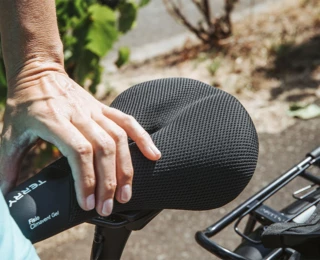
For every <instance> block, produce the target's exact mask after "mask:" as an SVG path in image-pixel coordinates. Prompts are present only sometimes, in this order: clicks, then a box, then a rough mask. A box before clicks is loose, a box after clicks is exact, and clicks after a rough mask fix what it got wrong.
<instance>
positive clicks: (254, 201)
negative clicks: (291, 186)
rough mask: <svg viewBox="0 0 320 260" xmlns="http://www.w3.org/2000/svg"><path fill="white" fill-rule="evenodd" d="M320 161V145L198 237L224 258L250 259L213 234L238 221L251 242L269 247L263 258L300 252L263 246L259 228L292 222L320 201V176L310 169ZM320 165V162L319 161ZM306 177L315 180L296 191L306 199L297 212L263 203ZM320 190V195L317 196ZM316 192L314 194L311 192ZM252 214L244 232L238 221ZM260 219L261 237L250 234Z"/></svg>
mask: <svg viewBox="0 0 320 260" xmlns="http://www.w3.org/2000/svg"><path fill="white" fill-rule="evenodd" d="M319 163H320V147H318V148H316V149H315V150H313V151H312V152H311V153H309V154H307V157H306V159H304V160H302V161H301V162H300V163H298V164H297V165H296V166H294V167H292V168H291V169H290V170H288V171H287V172H285V173H284V174H283V175H281V176H280V177H279V178H277V179H276V180H274V181H273V182H271V183H270V184H269V185H268V186H266V187H265V188H264V189H262V190H261V191H260V192H258V193H256V194H255V195H254V196H252V197H251V198H249V199H248V200H246V201H245V202H243V203H242V204H241V205H240V206H238V207H237V208H235V209H233V210H232V211H231V212H230V213H229V214H228V215H226V216H225V217H223V218H222V219H220V220H219V221H218V222H216V223H215V224H213V225H211V226H209V227H208V228H206V229H205V230H203V231H198V232H197V233H196V235H195V238H196V241H197V242H198V244H199V245H201V246H202V247H203V248H205V249H206V250H208V251H209V252H211V253H212V254H214V255H216V256H217V257H219V258H221V259H224V260H249V259H248V258H246V257H244V256H242V255H240V254H239V253H237V252H232V251H230V250H228V249H226V248H224V247H223V246H221V245H218V244H217V243H215V242H214V241H212V240H211V239H210V238H211V237H213V236H215V235H217V234H218V233H219V232H221V231H222V230H223V229H224V228H226V227H227V226H229V225H230V224H231V223H233V222H235V224H234V230H235V232H236V234H238V235H239V236H241V237H242V238H243V240H244V241H247V242H248V243H251V244H255V245H258V246H260V247H261V249H262V250H267V251H266V252H265V254H266V256H265V257H264V258H263V259H264V260H272V259H277V257H279V256H283V255H284V254H286V255H288V256H290V255H292V254H294V253H297V252H296V251H294V250H293V249H290V248H278V249H274V250H273V249H266V248H264V247H263V245H262V243H261V241H260V240H258V239H259V237H260V235H259V234H258V233H259V231H262V230H263V226H266V225H270V224H273V223H276V222H289V221H292V220H293V219H295V218H296V217H297V216H299V215H300V214H301V213H302V212H304V211H306V210H308V209H309V208H311V207H312V206H314V205H316V204H317V203H318V202H319V201H320V187H318V188H315V189H312V188H314V186H315V185H318V186H320V178H319V177H317V176H315V175H313V174H312V173H310V172H307V171H306V170H307V169H308V168H309V167H310V166H311V165H317V164H319ZM317 166H319V167H320V165H317ZM298 176H300V177H302V178H304V179H306V180H308V181H311V182H312V183H313V184H312V185H310V187H308V188H304V189H300V190H298V191H296V192H295V193H293V197H294V198H295V199H297V200H303V201H305V203H303V206H302V207H301V208H300V209H298V211H297V212H295V213H294V214H290V215H288V214H285V213H284V212H283V211H281V212H279V211H276V210H274V209H272V208H270V207H268V206H266V205H264V204H263V202H265V201H266V200H267V199H269V198H270V197H271V196H272V195H274V194H275V193H276V192H278V191H279V190H280V189H282V188H283V187H284V186H286V185H287V184H288V183H290V182H291V181H292V180H293V179H295V178H296V177H298ZM308 189H312V190H311V191H309V192H307V193H305V194H304V195H302V196H301V197H298V196H297V195H298V194H300V193H301V192H305V191H307V190H308ZM315 194H316V196H315ZM311 195H313V196H311ZM245 216H249V219H248V221H247V223H246V226H245V229H244V232H243V233H242V232H240V230H239V228H238V225H239V223H240V222H241V220H242V219H243V218H244V217H245ZM257 222H259V223H260V224H262V227H260V228H258V229H257V232H258V233H257V234H255V236H257V237H252V236H251V237H250V236H249V235H250V234H252V232H253V230H254V228H255V225H256V223H257Z"/></svg>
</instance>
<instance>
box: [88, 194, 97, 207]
mask: <svg viewBox="0 0 320 260" xmlns="http://www.w3.org/2000/svg"><path fill="white" fill-rule="evenodd" d="M95 205H96V202H95V198H94V194H91V195H89V196H88V197H87V209H88V210H92V209H94V207H95Z"/></svg>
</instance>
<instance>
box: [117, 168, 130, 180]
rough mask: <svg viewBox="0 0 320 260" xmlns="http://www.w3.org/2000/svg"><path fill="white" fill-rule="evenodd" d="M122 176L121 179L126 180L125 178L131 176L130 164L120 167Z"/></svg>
mask: <svg viewBox="0 0 320 260" xmlns="http://www.w3.org/2000/svg"><path fill="white" fill-rule="evenodd" d="M121 175H122V176H121V177H120V176H119V177H120V178H121V181H123V182H126V181H127V180H130V179H131V178H132V177H133V168H132V167H131V166H127V167H124V168H122V174H121Z"/></svg>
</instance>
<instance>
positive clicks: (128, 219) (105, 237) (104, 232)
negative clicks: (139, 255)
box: [89, 209, 161, 260]
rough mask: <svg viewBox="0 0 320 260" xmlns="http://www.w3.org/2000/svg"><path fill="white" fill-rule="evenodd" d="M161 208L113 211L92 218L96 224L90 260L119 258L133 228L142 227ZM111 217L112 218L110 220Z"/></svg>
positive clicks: (92, 222) (115, 259) (117, 259)
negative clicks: (122, 211) (111, 213)
mask: <svg viewBox="0 0 320 260" xmlns="http://www.w3.org/2000/svg"><path fill="white" fill-rule="evenodd" d="M160 212H161V210H159V209H158V210H138V211H131V212H124V213H115V214H113V215H111V216H110V218H109V219H108V218H106V219H105V218H94V219H92V220H91V221H89V223H91V224H94V225H96V229H95V233H94V239H93V243H92V250H91V258H90V259H91V260H105V259H110V260H111V259H112V260H119V259H120V258H121V255H122V252H123V249H124V247H125V245H126V243H127V241H128V238H129V236H130V234H131V232H132V231H133V230H141V229H143V228H144V227H145V226H146V225H147V224H148V223H149V222H150V221H151V220H152V219H153V218H154V217H156V216H157V215H158V214H159V213H160ZM110 219H112V220H110Z"/></svg>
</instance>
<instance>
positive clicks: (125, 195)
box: [121, 184, 131, 202]
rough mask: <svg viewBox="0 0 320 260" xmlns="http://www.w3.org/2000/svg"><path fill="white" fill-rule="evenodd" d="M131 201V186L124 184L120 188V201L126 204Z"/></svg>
mask: <svg viewBox="0 0 320 260" xmlns="http://www.w3.org/2000/svg"><path fill="white" fill-rule="evenodd" d="M130 199H131V185H130V184H126V185H124V186H123V187H122V188H121V200H122V201H123V202H128V201H129V200H130Z"/></svg>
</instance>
